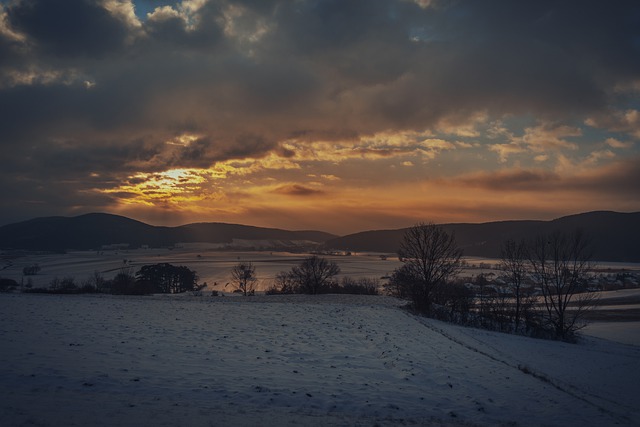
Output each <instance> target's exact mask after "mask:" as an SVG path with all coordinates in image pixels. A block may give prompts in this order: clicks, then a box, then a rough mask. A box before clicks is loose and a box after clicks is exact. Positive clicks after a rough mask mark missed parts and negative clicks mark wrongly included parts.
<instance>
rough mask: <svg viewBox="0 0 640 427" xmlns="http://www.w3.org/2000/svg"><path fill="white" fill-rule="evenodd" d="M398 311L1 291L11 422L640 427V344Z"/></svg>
mask: <svg viewBox="0 0 640 427" xmlns="http://www.w3.org/2000/svg"><path fill="white" fill-rule="evenodd" d="M398 304H399V302H398V301H397V300H395V299H392V298H389V297H373V296H349V295H340V296H336V295H324V296H315V297H312V296H302V295H289V296H256V297H252V298H242V297H217V298H214V297H208V296H205V297H193V296H186V295H180V296H153V297H115V296H107V295H82V296H68V295H67V296H55V295H28V294H0V342H1V346H2V347H1V349H0V396H2V399H0V425H2V426H21V425H33V426H71V425H77V426H115V425H119V426H134V425H135V426H140V425H144V426H163V425H165V426H186V425H189V426H192V425H193V426H235V425H246V426H257V425H260V426H286V425H318V426H321V425H322V426H324V425H344V426H352V425H356V426H357V425H361V426H374V425H380V426H386V425H389V426H391V425H476V424H478V425H492V426H493V425H510V426H514V425H524V426H527V425H531V426H540V425H553V426H609V425H640V406H639V405H638V396H639V395H640V347H637V346H632V345H624V344H620V343H614V342H611V341H605V340H601V339H597V338H591V337H588V338H585V339H584V340H583V341H582V342H581V343H579V344H566V343H561V342H552V341H542V340H533V339H528V338H524V337H518V336H511V335H504V334H499V333H494V332H488V331H481V330H475V329H468V328H461V327H457V326H454V325H449V324H445V323H442V322H438V321H435V320H430V319H424V318H418V317H414V316H412V315H410V314H408V313H407V312H405V311H404V310H402V309H400V308H398Z"/></svg>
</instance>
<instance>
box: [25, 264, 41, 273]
mask: <svg viewBox="0 0 640 427" xmlns="http://www.w3.org/2000/svg"><path fill="white" fill-rule="evenodd" d="M40 270H41V268H40V265H38V264H31V265H28V266H26V267H24V268H23V269H22V274H24V275H25V276H35V275H36V274H38V273H39V272H40Z"/></svg>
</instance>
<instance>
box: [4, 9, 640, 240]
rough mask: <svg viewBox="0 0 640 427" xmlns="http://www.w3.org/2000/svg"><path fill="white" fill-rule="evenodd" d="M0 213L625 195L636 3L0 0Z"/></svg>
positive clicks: (399, 208)
mask: <svg viewBox="0 0 640 427" xmlns="http://www.w3.org/2000/svg"><path fill="white" fill-rule="evenodd" d="M0 159H1V162H2V163H1V166H0V225H2V224H7V223H11V222H16V221H22V220H26V219H29V218H34V217H41V216H51V215H64V216H73V215H79V214H83V213H88V212H109V213H114V214H119V215H125V216H128V217H131V218H135V219H138V220H141V221H145V222H148V223H151V224H155V225H179V224H185V223H190V222H229V223H239V224H250V225H256V226H266V227H278V228H285V229H317V230H323V231H328V232H332V233H336V234H347V233H352V232H357V231H362V230H369V229H388V228H401V227H407V226H410V225H412V224H415V223H416V222H419V221H433V222H436V223H448V222H487V221H496V220H507V219H553V218H557V217H560V216H564V215H569V214H574V213H578V212H586V211H593V210H615V211H620V212H632V211H640V185H639V184H638V183H640V2H637V1H623V0H620V1H613V2H604V1H555V0H553V1H544V0H541V1H512V0H485V1H475V0H467V1H465V0H184V1H171V0H144V1H143V0H15V1H13V0H4V1H0Z"/></svg>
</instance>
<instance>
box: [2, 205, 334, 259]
mask: <svg viewBox="0 0 640 427" xmlns="http://www.w3.org/2000/svg"><path fill="white" fill-rule="evenodd" d="M334 237H336V236H335V235H333V234H329V233H324V232H321V231H288V230H280V229H275V228H261V227H252V226H247V225H237V224H224V223H198V224H188V225H183V226H180V227H156V226H152V225H149V224H145V223H143V222H140V221H136V220H133V219H130V218H126V217H123V216H118V215H111V214H104V213H93V214H87V215H81V216H76V217H47V218H36V219H32V220H29V221H23V222H19V223H15V224H9V225H5V226H3V227H0V248H2V249H24V250H40V251H62V250H69V249H78V250H86V249H100V248H101V247H102V246H103V245H111V244H118V243H128V244H129V245H130V246H131V247H134V248H135V247H140V246H142V245H148V246H150V247H159V246H171V245H175V244H176V243H195V242H202V243H225V244H230V243H232V241H233V240H234V239H242V240H253V241H271V242H273V244H274V245H276V246H284V247H286V246H289V245H290V246H294V244H293V243H292V242H296V241H309V242H315V243H323V242H325V241H327V240H329V239H331V238H334Z"/></svg>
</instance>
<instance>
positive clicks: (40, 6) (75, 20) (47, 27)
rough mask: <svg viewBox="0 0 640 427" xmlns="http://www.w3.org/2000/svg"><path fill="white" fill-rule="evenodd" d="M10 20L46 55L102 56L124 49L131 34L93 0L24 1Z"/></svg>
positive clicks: (12, 8) (15, 7)
mask: <svg viewBox="0 0 640 427" xmlns="http://www.w3.org/2000/svg"><path fill="white" fill-rule="evenodd" d="M7 16H8V20H9V23H10V24H11V25H12V26H13V28H15V29H16V30H17V31H19V32H21V33H24V34H27V35H28V36H29V39H30V41H31V42H33V43H35V45H36V47H37V48H38V51H39V52H40V53H41V54H45V55H52V56H60V57H73V56H91V57H93V56H101V55H103V54H105V53H108V52H112V51H115V50H118V49H120V48H122V47H123V45H124V41H125V38H126V36H127V34H128V29H127V27H126V25H125V23H124V22H122V21H121V20H119V19H117V18H115V17H114V16H112V15H111V14H110V13H109V12H108V11H107V10H106V9H105V8H104V7H101V6H100V5H99V4H98V3H97V2H95V1H90V0H22V1H20V2H18V3H16V4H15V5H10V6H9V7H8V8H7Z"/></svg>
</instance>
